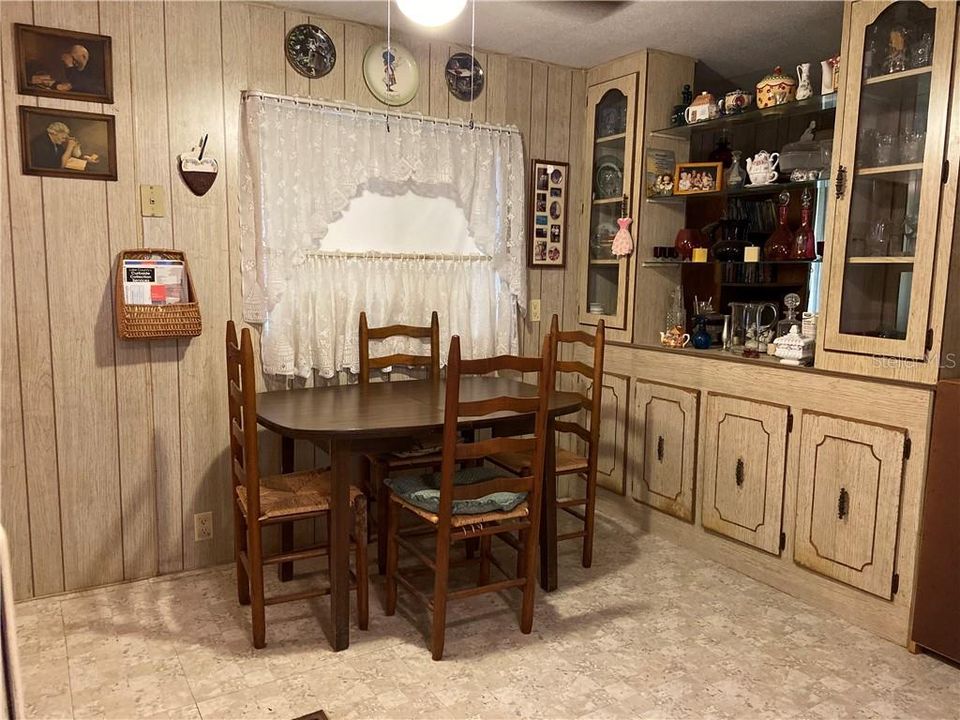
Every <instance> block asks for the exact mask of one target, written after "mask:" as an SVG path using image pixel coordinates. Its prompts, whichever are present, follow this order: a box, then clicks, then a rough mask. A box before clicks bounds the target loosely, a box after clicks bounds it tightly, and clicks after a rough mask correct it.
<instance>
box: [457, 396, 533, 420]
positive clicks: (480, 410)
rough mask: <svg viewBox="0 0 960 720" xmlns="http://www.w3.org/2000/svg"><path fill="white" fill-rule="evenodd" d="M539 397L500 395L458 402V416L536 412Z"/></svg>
mask: <svg viewBox="0 0 960 720" xmlns="http://www.w3.org/2000/svg"><path fill="white" fill-rule="evenodd" d="M538 404H539V399H538V398H535V397H509V396H507V395H502V396H500V397H495V398H487V399H486V400H471V401H464V402H461V403H460V417H479V416H481V415H491V414H493V413H499V412H508V413H528V412H536V409H537V405H538Z"/></svg>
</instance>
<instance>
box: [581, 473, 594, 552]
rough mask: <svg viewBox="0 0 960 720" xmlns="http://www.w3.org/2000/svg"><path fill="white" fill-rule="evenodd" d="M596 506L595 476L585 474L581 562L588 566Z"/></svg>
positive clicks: (591, 549) (591, 550)
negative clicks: (585, 489) (585, 487)
mask: <svg viewBox="0 0 960 720" xmlns="http://www.w3.org/2000/svg"><path fill="white" fill-rule="evenodd" d="M596 506H597V476H596V475H595V474H593V478H592V479H591V476H590V474H588V475H587V504H586V507H584V508H583V516H584V521H583V531H584V532H583V558H582V560H581V564H582V565H583V567H585V568H588V567H590V566H591V565H592V564H593V528H594V515H595V512H596Z"/></svg>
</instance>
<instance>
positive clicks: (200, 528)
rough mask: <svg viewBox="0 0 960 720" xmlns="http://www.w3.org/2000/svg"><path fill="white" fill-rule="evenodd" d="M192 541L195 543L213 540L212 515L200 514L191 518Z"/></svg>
mask: <svg viewBox="0 0 960 720" xmlns="http://www.w3.org/2000/svg"><path fill="white" fill-rule="evenodd" d="M193 539H194V540H195V541H196V542H200V541H202V540H213V513H212V512H202V513H197V514H196V515H194V516H193Z"/></svg>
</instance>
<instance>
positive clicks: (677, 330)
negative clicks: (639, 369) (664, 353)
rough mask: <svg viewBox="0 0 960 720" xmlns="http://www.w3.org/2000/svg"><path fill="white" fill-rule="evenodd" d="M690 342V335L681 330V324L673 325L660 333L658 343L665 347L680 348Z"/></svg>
mask: <svg viewBox="0 0 960 720" xmlns="http://www.w3.org/2000/svg"><path fill="white" fill-rule="evenodd" d="M689 342H690V335H689V334H687V333H685V332H684V331H683V327H682V326H681V325H674V326H673V327H672V328H670V329H669V330H667V331H666V332H661V333H660V344H661V345H664V346H665V347H672V348H682V347H686V346H687V345H688V344H689Z"/></svg>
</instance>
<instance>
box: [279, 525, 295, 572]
mask: <svg viewBox="0 0 960 720" xmlns="http://www.w3.org/2000/svg"><path fill="white" fill-rule="evenodd" d="M280 548H281V549H282V550H283V552H285V553H286V552H292V551H293V523H292V522H285V523H281V524H280ZM277 573H278V575H277V577H279V578H280V581H281V582H289V581H290V580H293V562H292V561H291V562H285V563H280V567H279V569H278V570H277Z"/></svg>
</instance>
